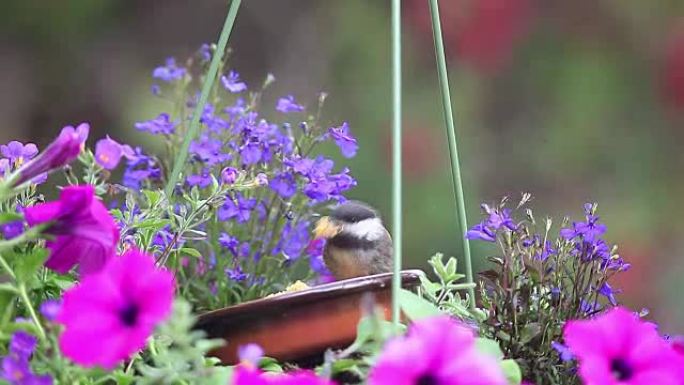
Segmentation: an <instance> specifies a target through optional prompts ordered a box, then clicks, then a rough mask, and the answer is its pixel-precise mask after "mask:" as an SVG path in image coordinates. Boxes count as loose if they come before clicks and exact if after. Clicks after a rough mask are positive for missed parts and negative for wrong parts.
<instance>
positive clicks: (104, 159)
mask: <svg viewBox="0 0 684 385" xmlns="http://www.w3.org/2000/svg"><path fill="white" fill-rule="evenodd" d="M123 156H125V157H126V158H129V159H130V158H132V157H133V156H134V151H133V149H132V148H131V147H130V146H128V145H122V144H120V143H119V142H117V141H115V140H114V139H112V138H110V137H109V136H107V137H106V138H104V139H100V140H98V141H97V144H96V145H95V161H96V162H97V164H99V165H100V166H102V168H104V169H106V170H113V169H115V168H116V166H118V165H119V162H120V161H121V157H123Z"/></svg>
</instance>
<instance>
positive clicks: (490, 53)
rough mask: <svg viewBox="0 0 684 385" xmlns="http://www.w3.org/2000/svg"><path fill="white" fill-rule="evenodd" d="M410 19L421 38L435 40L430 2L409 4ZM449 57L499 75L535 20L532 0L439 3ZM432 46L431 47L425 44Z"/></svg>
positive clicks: (410, 2)
mask: <svg viewBox="0 0 684 385" xmlns="http://www.w3.org/2000/svg"><path fill="white" fill-rule="evenodd" d="M406 14H407V19H408V21H409V23H410V24H412V25H413V26H414V27H415V28H416V30H417V31H418V33H419V34H420V37H421V38H422V39H427V40H431V39H432V27H431V19H430V10H429V8H428V2H427V1H425V0H411V1H409V2H408V3H407V10H406ZM440 15H441V20H442V33H443V34H444V43H445V44H446V46H447V47H446V51H447V54H453V55H455V58H456V59H457V60H459V61H462V62H465V63H466V64H468V65H470V66H472V67H473V68H475V69H476V70H478V71H480V72H483V73H496V72H498V71H500V70H501V69H502V68H503V67H504V66H505V65H506V64H508V62H509V61H510V59H511V57H512V54H513V50H514V49H515V45H516V44H517V43H518V41H519V40H520V39H521V38H522V37H523V36H524V35H525V34H526V33H527V31H528V29H529V27H530V24H531V21H532V3H531V1H530V0H449V1H442V2H440ZM426 47H429V45H426Z"/></svg>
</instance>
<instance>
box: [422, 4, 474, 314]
mask: <svg viewBox="0 0 684 385" xmlns="http://www.w3.org/2000/svg"><path fill="white" fill-rule="evenodd" d="M428 1H429V2H430V15H431V16H432V36H433V38H434V42H435V56H436V59H437V73H438V75H439V86H440V91H441V94H442V106H443V108H444V122H445V123H446V132H447V137H448V139H449V141H448V143H449V158H450V160H451V181H452V183H453V185H454V195H455V196H456V206H457V214H458V221H459V227H460V228H461V234H462V235H463V234H465V232H466V231H467V230H468V220H467V219H466V210H465V199H464V197H463V180H462V178H461V165H460V162H459V160H458V159H459V158H458V146H457V144H456V131H455V129H454V115H453V112H452V110H451V93H450V92H449V76H448V74H447V65H446V57H445V55H444V41H443V40H442V25H441V23H440V20H439V5H438V1H437V0H428ZM463 257H464V258H465V265H466V280H467V282H468V283H469V284H472V283H473V263H472V259H471V257H470V242H469V241H468V240H467V239H465V238H463ZM468 295H469V296H470V307H471V308H475V289H473V287H472V286H471V287H469V288H468Z"/></svg>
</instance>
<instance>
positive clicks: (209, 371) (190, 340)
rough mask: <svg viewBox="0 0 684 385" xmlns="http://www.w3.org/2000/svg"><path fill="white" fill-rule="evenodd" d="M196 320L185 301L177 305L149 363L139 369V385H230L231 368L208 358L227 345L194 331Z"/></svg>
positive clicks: (153, 345)
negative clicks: (215, 350)
mask: <svg viewBox="0 0 684 385" xmlns="http://www.w3.org/2000/svg"><path fill="white" fill-rule="evenodd" d="M194 324H195V318H194V317H193V316H192V313H191V307H190V305H189V304H188V303H187V302H185V301H182V300H179V301H176V302H175V304H174V311H173V315H172V316H171V317H170V318H169V321H168V322H166V323H165V324H163V325H162V326H161V327H160V328H159V330H158V332H157V334H156V336H155V338H154V341H152V342H151V343H150V349H149V355H148V357H147V359H146V360H144V361H143V362H140V363H139V364H137V365H136V367H137V369H138V371H139V375H137V376H136V377H137V378H136V379H135V383H136V384H140V385H162V384H164V385H183V384H197V385H214V384H228V383H230V382H229V381H230V377H231V374H232V368H229V367H225V366H219V365H218V364H219V361H218V359H216V358H209V357H207V353H209V352H210V351H211V350H212V349H215V348H217V347H220V346H221V345H222V344H223V343H224V341H222V340H208V339H205V338H204V333H203V332H202V331H199V330H193V329H192V327H193V325H194Z"/></svg>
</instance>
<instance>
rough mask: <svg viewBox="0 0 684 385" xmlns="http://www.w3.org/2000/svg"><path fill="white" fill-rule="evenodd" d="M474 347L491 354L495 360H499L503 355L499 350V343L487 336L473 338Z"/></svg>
mask: <svg viewBox="0 0 684 385" xmlns="http://www.w3.org/2000/svg"><path fill="white" fill-rule="evenodd" d="M475 347H476V348H477V350H479V351H480V352H481V353H484V354H486V355H489V356H492V357H494V358H496V359H497V360H500V359H502V358H503V357H504V354H503V352H502V351H501V348H500V347H499V344H498V343H497V342H496V341H494V340H490V339H487V338H481V337H480V338H476V339H475Z"/></svg>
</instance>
